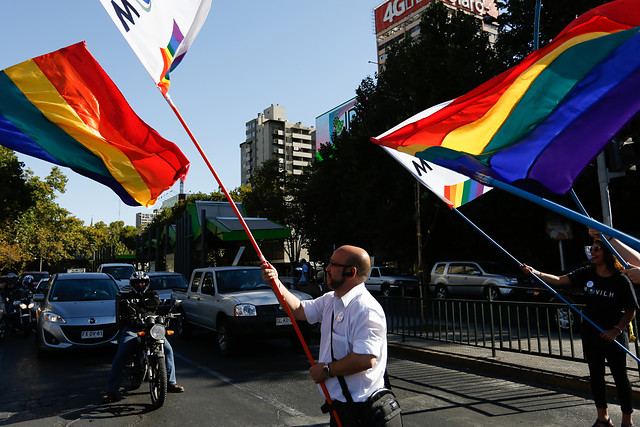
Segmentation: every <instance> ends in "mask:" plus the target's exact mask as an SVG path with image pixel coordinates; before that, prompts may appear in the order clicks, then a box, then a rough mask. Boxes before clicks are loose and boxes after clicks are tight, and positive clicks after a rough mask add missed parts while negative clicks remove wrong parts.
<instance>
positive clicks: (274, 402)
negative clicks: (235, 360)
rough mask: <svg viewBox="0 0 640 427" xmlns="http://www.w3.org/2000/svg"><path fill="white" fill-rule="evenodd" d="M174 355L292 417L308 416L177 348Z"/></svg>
mask: <svg viewBox="0 0 640 427" xmlns="http://www.w3.org/2000/svg"><path fill="white" fill-rule="evenodd" d="M173 355H174V357H177V358H179V359H181V360H183V361H185V362H187V363H188V364H190V365H192V366H195V367H196V368H198V369H200V370H201V371H204V372H206V373H207V374H209V375H211V376H213V377H216V378H218V379H219V380H221V381H224V382H225V383H227V384H229V385H230V386H233V387H235V388H237V389H238V390H241V391H243V392H245V393H249V394H250V395H252V396H253V397H256V398H258V399H260V400H262V401H264V402H267V403H269V404H270V405H272V406H275V407H276V408H278V409H280V410H281V411H284V412H286V413H287V414H289V415H291V416H292V417H305V416H306V415H305V414H303V413H302V412H300V411H298V410H296V409H294V408H291V407H289V406H287V405H285V404H284V403H282V402H279V401H277V400H275V399H272V398H270V397H268V396H262V395H261V394H258V393H256V392H255V391H253V390H251V389H249V388H247V387H244V386H241V385H239V384H236V383H235V382H234V381H233V380H232V379H231V378H229V377H226V376H225V375H223V374H221V373H219V372H216V371H214V370H213V369H209V368H207V367H206V366H203V365H201V364H199V363H197V362H194V361H193V360H191V359H187V358H186V357H184V356H183V355H181V354H179V353H177V352H176V351H175V350H174V351H173Z"/></svg>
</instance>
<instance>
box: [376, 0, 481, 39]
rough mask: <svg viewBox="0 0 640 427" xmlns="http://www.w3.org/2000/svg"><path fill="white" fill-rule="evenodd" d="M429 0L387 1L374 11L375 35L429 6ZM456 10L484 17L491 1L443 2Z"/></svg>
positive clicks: (459, 0)
mask: <svg viewBox="0 0 640 427" xmlns="http://www.w3.org/2000/svg"><path fill="white" fill-rule="evenodd" d="M430 1H431V0H389V1H387V2H385V3H383V4H381V5H380V6H378V7H377V8H376V9H375V11H374V14H375V20H376V33H379V32H381V31H383V30H385V29H387V28H388V27H390V26H392V25H394V24H395V23H396V22H398V21H399V20H401V19H402V18H404V17H405V16H407V15H409V14H410V13H413V12H415V11H417V10H418V9H420V8H421V7H423V6H426V5H427V4H429V2H430ZM444 2H445V3H448V4H450V5H452V6H454V7H456V8H458V9H464V10H466V11H468V12H471V13H475V14H478V15H484V14H485V13H487V12H489V11H490V10H491V9H492V7H491V6H492V5H493V0H444Z"/></svg>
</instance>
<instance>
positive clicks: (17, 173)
mask: <svg viewBox="0 0 640 427" xmlns="http://www.w3.org/2000/svg"><path fill="white" fill-rule="evenodd" d="M33 197H34V195H33V189H32V188H31V187H30V186H29V183H28V174H27V173H26V171H25V170H24V163H22V162H20V161H18V157H17V156H16V155H15V153H14V152H13V151H12V150H10V149H8V148H6V147H2V146H0V218H2V222H4V226H6V224H7V223H9V222H11V221H12V220H14V219H15V218H17V217H18V216H19V215H20V214H21V213H22V212H23V211H24V210H25V209H27V208H28V207H29V206H31V204H32V203H33Z"/></svg>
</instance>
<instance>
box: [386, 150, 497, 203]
mask: <svg viewBox="0 0 640 427" xmlns="http://www.w3.org/2000/svg"><path fill="white" fill-rule="evenodd" d="M382 148H384V149H385V151H386V152H387V153H389V155H391V157H393V158H394V159H396V160H397V161H398V163H400V164H401V165H402V166H404V167H405V169H407V170H408V171H409V172H411V174H412V175H413V176H414V177H415V178H416V179H417V180H418V181H420V182H421V183H422V185H424V186H425V187H427V188H428V189H429V190H431V191H432V192H433V193H434V194H435V195H436V196H438V197H440V198H441V199H442V201H443V202H445V203H446V204H448V205H449V206H450V207H452V208H458V207H460V206H462V205H464V204H465V203H467V202H470V201H471V200H473V199H475V198H477V197H480V196H482V195H483V194H484V193H486V192H487V191H489V190H491V189H492V188H493V187H488V186H486V185H483V184H480V183H479V182H478V181H475V180H473V179H471V178H469V177H467V176H464V175H461V174H459V173H457V172H454V171H452V170H449V169H447V168H443V167H441V166H438V165H436V164H433V163H430V162H427V161H426V160H423V159H419V158H418V157H414V156H412V155H410V154H406V153H403V152H402V151H398V150H393V149H391V148H389V147H384V146H383V147H382Z"/></svg>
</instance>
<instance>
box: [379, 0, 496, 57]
mask: <svg viewBox="0 0 640 427" xmlns="http://www.w3.org/2000/svg"><path fill="white" fill-rule="evenodd" d="M442 2H443V3H444V4H445V5H446V6H447V7H449V8H451V9H459V10H462V11H464V12H467V13H470V14H472V15H475V16H476V17H477V18H478V19H479V20H480V22H481V24H482V30H483V31H486V32H487V33H489V37H490V40H491V42H492V43H493V42H494V41H495V37H496V36H497V34H498V27H497V26H496V19H497V17H498V9H497V7H496V5H495V2H494V0H442ZM430 3H431V0H386V1H384V2H383V3H381V4H380V5H379V6H378V7H376V8H375V9H374V11H373V14H374V19H375V26H376V42H377V46H378V69H379V70H380V69H381V66H382V65H383V64H384V62H385V60H386V59H387V49H388V48H389V47H390V46H391V45H392V44H393V43H395V42H399V41H400V40H403V39H404V38H405V37H410V38H412V39H415V38H417V37H418V36H419V35H420V19H421V17H422V12H423V11H424V10H425V9H426V8H427V6H429V4H430Z"/></svg>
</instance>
